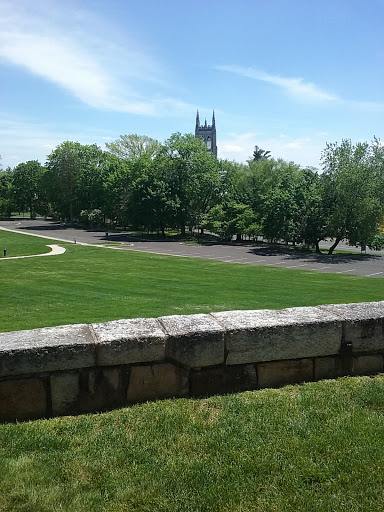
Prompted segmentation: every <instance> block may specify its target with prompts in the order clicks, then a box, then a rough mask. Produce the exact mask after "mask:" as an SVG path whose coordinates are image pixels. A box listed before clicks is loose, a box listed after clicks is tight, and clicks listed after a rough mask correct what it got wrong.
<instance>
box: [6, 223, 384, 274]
mask: <svg viewBox="0 0 384 512" xmlns="http://www.w3.org/2000/svg"><path fill="white" fill-rule="evenodd" d="M0 227H4V228H7V229H12V230H15V231H20V232H23V233H30V234H34V235H40V236H46V237H48V238H50V239H55V240H59V241H66V242H68V241H69V242H74V241H76V243H86V244H105V243H106V242H123V243H124V242H125V243H126V244H127V245H124V246H122V247H119V249H120V250H136V251H143V252H151V253H156V254H166V255H172V256H184V257H192V258H206V259H212V260H219V261H226V262H232V263H240V264H243V265H264V266H276V267H285V268H294V269H299V270H308V271H315V272H331V273H337V274H354V275H359V276H367V277H379V278H380V277H384V258H383V255H384V251H379V252H373V251H372V252H371V253H370V254H336V255H334V256H331V257H330V256H326V255H323V256H322V255H315V254H300V253H297V252H293V251H292V250H291V249H290V248H287V249H286V250H284V249H282V248H281V249H276V248H275V247H272V246H271V247H268V246H266V245H265V244H255V243H249V244H244V243H243V244H241V245H240V244H239V245H235V244H234V245H227V244H212V245H207V244H204V245H189V244H188V243H180V242H163V241H159V242H156V241H146V240H139V239H136V238H134V237H132V236H130V235H129V234H126V233H110V234H109V235H108V236H107V235H106V233H105V231H100V230H99V231H98V230H84V229H75V228H72V227H65V226H62V225H60V224H59V223H55V222H53V221H46V220H43V219H36V220H29V219H20V218H19V219H17V218H15V219H13V220H6V221H0ZM327 245H328V246H329V243H328V244H327V243H326V242H325V243H324V244H323V247H325V246H327ZM114 248H116V247H114ZM338 249H344V250H348V249H351V250H356V249H354V248H350V247H348V246H347V245H346V244H340V246H338Z"/></svg>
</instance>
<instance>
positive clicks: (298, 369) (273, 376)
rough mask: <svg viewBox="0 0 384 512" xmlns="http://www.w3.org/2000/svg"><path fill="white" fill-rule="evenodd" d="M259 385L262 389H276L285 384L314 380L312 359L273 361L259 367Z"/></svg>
mask: <svg viewBox="0 0 384 512" xmlns="http://www.w3.org/2000/svg"><path fill="white" fill-rule="evenodd" d="M257 376H258V384H259V387H261V388H274V387H279V386H283V385H285V384H296V383H297V382H303V381H311V380H313V361H312V359H298V360H296V361H273V362H270V363H261V364H258V365H257Z"/></svg>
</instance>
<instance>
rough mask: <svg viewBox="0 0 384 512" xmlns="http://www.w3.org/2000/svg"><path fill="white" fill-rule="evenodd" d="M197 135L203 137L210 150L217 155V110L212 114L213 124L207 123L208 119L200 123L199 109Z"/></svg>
mask: <svg viewBox="0 0 384 512" xmlns="http://www.w3.org/2000/svg"><path fill="white" fill-rule="evenodd" d="M195 137H196V138H198V137H200V138H202V139H203V141H204V143H205V145H206V146H207V148H208V149H209V151H210V152H211V153H213V154H214V155H215V157H217V146H216V122H215V111H213V114H212V124H211V125H209V124H207V120H205V123H204V124H200V117H199V111H197V114H196V128H195Z"/></svg>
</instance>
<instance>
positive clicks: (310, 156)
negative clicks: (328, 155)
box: [218, 132, 326, 168]
mask: <svg viewBox="0 0 384 512" xmlns="http://www.w3.org/2000/svg"><path fill="white" fill-rule="evenodd" d="M325 142H326V139H325V137H324V136H322V135H320V134H318V135H316V136H314V137H313V138H311V137H307V136H305V137H290V136H288V135H283V136H282V135H280V136H279V137H276V138H273V137H272V138H269V137H265V136H264V137H263V136H261V135H260V134H257V133H250V132H248V133H232V134H229V135H228V137H227V138H226V139H224V140H222V141H220V145H219V148H218V149H219V157H220V158H223V159H228V160H235V161H237V162H239V161H240V162H246V161H247V160H249V159H250V158H251V157H252V153H253V150H254V148H255V145H257V146H259V147H261V148H262V149H265V150H267V151H270V152H271V156H272V157H273V158H283V159H284V160H288V161H293V162H295V163H298V164H300V165H302V166H303V167H306V166H312V167H317V168H318V167H319V161H320V153H321V151H322V150H323V149H324V147H325Z"/></svg>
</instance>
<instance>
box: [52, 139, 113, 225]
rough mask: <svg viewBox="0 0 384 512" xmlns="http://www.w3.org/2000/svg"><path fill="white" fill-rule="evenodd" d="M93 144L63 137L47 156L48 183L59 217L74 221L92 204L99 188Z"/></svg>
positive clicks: (96, 151)
mask: <svg viewBox="0 0 384 512" xmlns="http://www.w3.org/2000/svg"><path fill="white" fill-rule="evenodd" d="M102 155H103V152H102V150H101V149H100V148H99V147H98V146H97V145H96V144H92V145H82V144H80V143H79V142H71V141H65V142H63V143H62V144H60V145H59V146H57V148H56V149H55V150H54V151H52V153H51V154H49V155H48V157H47V163H46V166H47V168H48V173H47V186H48V190H49V194H50V198H51V201H52V202H53V203H54V204H55V205H56V208H57V210H58V213H59V214H60V216H61V217H62V218H69V220H70V221H71V222H73V220H74V218H75V217H77V216H78V215H79V213H80V211H81V210H84V209H88V208H95V207H97V204H96V203H95V197H96V195H97V194H95V189H96V188H97V189H98V190H100V180H99V179H98V178H99V176H100V174H99V173H100V170H101V166H100V161H101V159H102Z"/></svg>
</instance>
